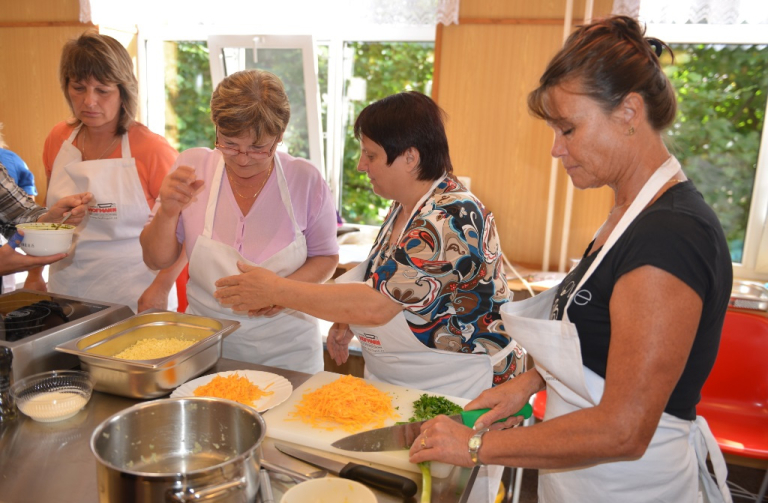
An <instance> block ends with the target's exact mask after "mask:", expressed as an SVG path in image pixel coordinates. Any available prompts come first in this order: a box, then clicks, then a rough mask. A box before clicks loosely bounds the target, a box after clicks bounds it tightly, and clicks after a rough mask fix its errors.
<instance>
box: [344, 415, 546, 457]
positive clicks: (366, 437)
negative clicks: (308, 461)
mask: <svg viewBox="0 0 768 503" xmlns="http://www.w3.org/2000/svg"><path fill="white" fill-rule="evenodd" d="M489 410H490V409H475V410H465V411H462V412H461V414H456V415H454V416H448V417H449V418H450V419H453V420H454V421H456V422H457V423H461V424H463V425H465V426H469V427H470V428H471V427H473V426H474V425H475V421H477V418H479V417H480V416H482V415H483V414H485V413H486V412H488V411H489ZM532 412H533V408H532V407H531V404H529V403H527V404H525V407H523V408H522V409H520V410H519V411H518V412H517V414H513V416H523V417H524V418H526V419H527V418H529V417H531V413H532ZM507 419H509V418H506V417H505V418H504V419H499V420H498V421H496V422H497V423H500V422H503V421H506V420H507ZM425 422H426V421H417V422H413V423H404V424H396V425H394V426H388V427H386V428H377V429H375V430H369V431H364V432H362V433H356V434H355V435H350V436H348V437H344V438H341V439H339V440H337V441H336V442H334V443H332V444H331V445H332V446H333V447H336V448H337V449H344V450H345V451H356V452H378V451H399V450H401V449H410V447H411V445H412V444H413V441H414V440H415V439H416V437H418V436H419V433H420V432H421V425H422V424H424V423H425Z"/></svg>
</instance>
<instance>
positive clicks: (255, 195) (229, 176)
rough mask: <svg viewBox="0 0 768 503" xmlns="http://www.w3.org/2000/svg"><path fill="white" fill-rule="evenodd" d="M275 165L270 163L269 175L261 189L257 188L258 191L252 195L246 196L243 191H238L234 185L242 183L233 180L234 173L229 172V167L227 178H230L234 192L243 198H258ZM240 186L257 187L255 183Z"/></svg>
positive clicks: (262, 183)
mask: <svg viewBox="0 0 768 503" xmlns="http://www.w3.org/2000/svg"><path fill="white" fill-rule="evenodd" d="M274 166H275V163H274V162H273V163H272V164H270V165H269V171H267V176H265V177H264V181H263V182H261V187H259V190H257V191H256V193H255V194H254V195H252V196H244V195H242V194H241V193H239V192H238V191H237V189H235V187H234V186H235V185H240V184H238V183H237V182H235V181H234V180H232V175H230V174H229V169H227V178H229V183H230V187H232V192H234V193H235V195H237V196H240V197H241V198H243V199H256V198H257V197H258V196H259V194H261V191H262V190H263V189H264V186H265V185H266V184H267V180H269V175H271V174H272V168H273V167H274ZM240 186H241V187H249V188H253V187H255V185H240Z"/></svg>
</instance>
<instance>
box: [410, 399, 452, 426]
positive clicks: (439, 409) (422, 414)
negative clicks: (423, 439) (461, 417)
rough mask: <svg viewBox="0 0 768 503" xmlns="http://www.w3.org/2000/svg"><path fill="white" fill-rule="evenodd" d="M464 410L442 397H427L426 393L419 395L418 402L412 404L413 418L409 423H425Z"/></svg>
mask: <svg viewBox="0 0 768 503" xmlns="http://www.w3.org/2000/svg"><path fill="white" fill-rule="evenodd" d="M463 410H464V409H463V408H462V407H460V406H459V405H456V404H455V403H453V402H452V401H450V400H448V399H447V398H444V397H442V396H429V395H427V394H426V393H425V394H423V395H421V396H420V397H419V399H418V400H416V401H415V402H413V417H411V418H410V419H409V421H410V422H412V423H413V422H415V421H426V420H427V419H432V418H433V417H435V416H439V415H440V414H445V415H446V416H453V415H456V414H459V413H461V411H463Z"/></svg>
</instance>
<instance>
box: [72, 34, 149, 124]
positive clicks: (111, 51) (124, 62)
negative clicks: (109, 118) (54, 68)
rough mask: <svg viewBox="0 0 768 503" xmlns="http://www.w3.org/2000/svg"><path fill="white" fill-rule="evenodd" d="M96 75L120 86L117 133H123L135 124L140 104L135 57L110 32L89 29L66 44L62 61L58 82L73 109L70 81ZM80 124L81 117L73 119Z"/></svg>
mask: <svg viewBox="0 0 768 503" xmlns="http://www.w3.org/2000/svg"><path fill="white" fill-rule="evenodd" d="M91 77H93V78H95V79H96V80H98V81H99V82H101V83H102V84H115V85H117V87H118V89H119V90H120V102H121V104H122V106H121V107H120V115H119V117H118V120H117V130H116V131H115V133H116V134H119V135H121V134H124V133H125V132H126V131H127V130H128V128H129V127H130V126H131V124H133V122H134V118H135V117H136V112H137V110H138V108H139V83H138V81H137V80H136V75H134V73H133V61H132V60H131V56H130V54H128V51H127V50H126V49H125V47H123V45H122V44H121V43H120V42H118V41H117V40H115V39H114V38H112V37H110V36H108V35H102V34H100V33H97V32H95V31H86V32H85V33H83V34H82V35H80V36H79V37H78V38H76V39H73V40H70V41H68V42H67V43H66V44H64V48H63V49H62V51H61V61H60V63H59V83H60V84H61V90H62V91H63V92H64V97H65V99H66V100H67V104H68V105H69V108H70V110H72V113H74V109H73V108H72V102H71V101H70V100H69V91H68V87H69V83H70V82H71V81H75V82H79V81H81V80H87V79H89V78H91ZM74 123H75V124H76V125H79V124H80V121H79V120H78V119H75V120H74Z"/></svg>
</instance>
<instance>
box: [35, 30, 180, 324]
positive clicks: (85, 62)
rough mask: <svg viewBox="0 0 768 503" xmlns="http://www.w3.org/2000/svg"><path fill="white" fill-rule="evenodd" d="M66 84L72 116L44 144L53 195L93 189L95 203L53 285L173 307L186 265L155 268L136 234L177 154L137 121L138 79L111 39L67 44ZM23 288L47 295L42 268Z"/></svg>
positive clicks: (93, 36)
mask: <svg viewBox="0 0 768 503" xmlns="http://www.w3.org/2000/svg"><path fill="white" fill-rule="evenodd" d="M59 79H60V81H61V89H62V91H63V92H64V97H65V98H66V100H67V104H68V105H69V107H70V109H71V110H72V114H73V117H72V118H71V119H70V120H66V121H63V122H60V123H59V124H57V125H56V126H54V128H53V130H52V131H51V132H50V134H49V135H48V138H47V139H46V141H45V147H44V151H43V163H44V164H45V173H46V176H47V178H48V194H47V198H48V201H49V202H50V201H55V200H57V199H59V198H61V197H62V196H64V195H67V194H73V193H76V192H86V191H88V192H91V193H92V194H93V201H92V202H91V205H90V206H89V208H88V216H87V217H86V218H85V219H84V220H83V222H82V223H81V224H80V225H79V226H78V228H77V230H76V231H75V240H76V243H77V246H76V247H75V248H74V249H73V251H72V253H70V255H69V256H68V257H67V258H66V259H64V260H62V261H60V262H57V263H56V264H54V265H52V266H51V268H50V274H49V282H48V285H47V289H48V290H49V291H51V292H55V293H60V294H65V295H72V296H74V297H84V298H88V299H98V300H102V301H107V302H113V303H117V304H125V305H127V306H130V307H131V308H132V309H133V310H134V311H137V312H140V311H143V310H145V309H147V308H152V307H154V308H160V309H173V308H175V306H176V295H175V287H174V282H175V280H176V277H177V276H178V273H179V271H180V270H181V268H182V267H183V265H184V264H183V262H180V263H179V264H176V265H175V266H174V267H172V268H170V269H167V270H163V271H160V272H159V273H157V272H154V271H151V270H150V269H149V268H148V267H147V266H146V265H145V264H144V262H143V261H142V255H141V244H140V243H139V234H140V233H141V230H142V229H143V228H144V225H145V224H146V222H147V218H149V214H150V211H151V209H152V207H153V206H154V204H155V200H156V199H157V197H158V195H159V192H160V185H161V183H162V181H163V178H165V175H166V174H167V173H168V171H169V170H170V168H171V165H172V164H173V161H174V160H175V159H176V156H177V152H176V150H175V149H174V148H173V147H171V146H170V145H169V144H168V142H167V141H166V140H165V138H163V137H162V136H160V135H157V134H155V133H153V132H151V131H150V130H149V129H148V128H147V127H146V126H144V125H143V124H140V123H139V122H137V121H136V120H135V119H134V117H135V116H136V111H137V107H138V82H137V81H136V77H135V76H134V74H133V63H132V61H131V57H130V55H129V54H128V51H126V50H125V48H124V47H123V46H122V45H121V44H120V43H119V42H118V41H117V40H115V39H114V38H112V37H109V36H107V35H101V34H98V33H95V32H86V33H83V34H82V35H81V36H80V37H78V38H77V39H75V40H70V41H69V42H67V43H66V44H65V45H64V49H63V51H62V55H61V63H60V67H59ZM171 265H173V264H169V267H171ZM25 286H27V287H28V288H37V289H40V290H45V289H46V285H45V283H44V281H43V279H42V271H41V270H40V269H38V270H37V271H36V273H34V274H33V273H31V274H30V276H29V277H28V278H27V282H26V284H25ZM169 302H170V305H169Z"/></svg>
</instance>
